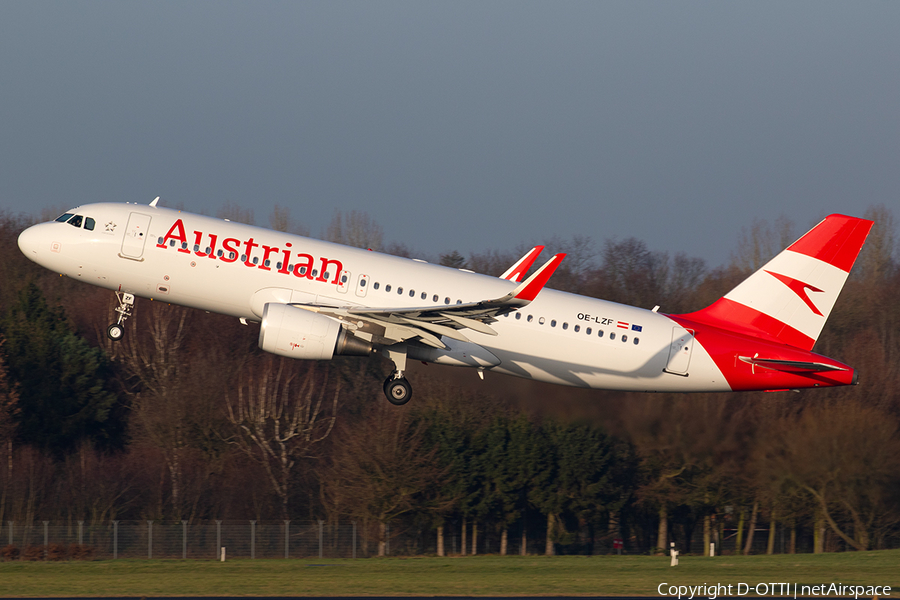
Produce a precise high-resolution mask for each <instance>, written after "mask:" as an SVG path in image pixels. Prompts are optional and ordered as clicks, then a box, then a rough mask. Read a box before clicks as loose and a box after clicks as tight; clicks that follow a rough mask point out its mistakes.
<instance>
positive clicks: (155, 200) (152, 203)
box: [150, 196, 159, 208]
mask: <svg viewBox="0 0 900 600" xmlns="http://www.w3.org/2000/svg"><path fill="white" fill-rule="evenodd" d="M157 202H159V196H157V197H156V198H155V199H154V200H153V202H151V203H150V206H152V207H153V208H156V203H157Z"/></svg>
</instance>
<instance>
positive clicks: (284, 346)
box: [259, 302, 373, 360]
mask: <svg viewBox="0 0 900 600" xmlns="http://www.w3.org/2000/svg"><path fill="white" fill-rule="evenodd" d="M259 347H260V348H262V349H263V350H265V351H266V352H271V353H272V354H278V355H279V356H287V357H288V358H300V359H306V360H330V359H331V358H332V357H333V356H335V355H338V354H346V355H352V356H367V355H369V354H371V353H372V351H373V348H372V344H370V343H369V342H366V341H364V340H361V339H359V338H358V337H356V336H354V335H353V334H352V333H350V332H349V331H347V330H345V329H344V328H343V327H341V324H340V322H339V321H336V320H334V319H332V318H330V317H326V316H324V315H320V314H318V313H315V312H312V311H309V310H305V309H302V308H297V307H296V306H290V305H289V304H278V303H275V302H269V303H267V304H266V305H265V308H264V309H263V315H262V323H261V325H260V328H259Z"/></svg>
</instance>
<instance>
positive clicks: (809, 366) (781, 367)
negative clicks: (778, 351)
mask: <svg viewBox="0 0 900 600" xmlns="http://www.w3.org/2000/svg"><path fill="white" fill-rule="evenodd" d="M738 358H739V359H740V360H742V361H744V362H745V363H748V364H751V365H754V366H757V367H764V368H766V369H773V370H775V371H788V372H791V373H822V372H825V371H848V370H849V369H847V368H846V367H839V366H837V365H829V364H826V363H820V362H812V361H803V360H782V359H780V358H755V357H750V356H739V357H738Z"/></svg>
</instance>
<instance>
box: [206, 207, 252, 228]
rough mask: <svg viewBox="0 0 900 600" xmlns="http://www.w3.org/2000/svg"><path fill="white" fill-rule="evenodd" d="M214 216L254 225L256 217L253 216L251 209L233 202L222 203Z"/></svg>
mask: <svg viewBox="0 0 900 600" xmlns="http://www.w3.org/2000/svg"><path fill="white" fill-rule="evenodd" d="M216 216H217V217H219V218H220V219H225V220H227V221H235V222H236V223H246V224H247V225H256V219H254V218H253V209H252V208H241V206H240V205H239V204H235V203H234V202H226V203H225V204H223V205H222V207H221V208H219V210H217V211H216Z"/></svg>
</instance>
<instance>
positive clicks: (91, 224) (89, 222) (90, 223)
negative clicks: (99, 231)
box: [84, 217, 95, 231]
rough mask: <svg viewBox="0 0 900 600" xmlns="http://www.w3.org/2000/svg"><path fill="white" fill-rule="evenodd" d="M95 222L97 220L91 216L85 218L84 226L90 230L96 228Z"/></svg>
mask: <svg viewBox="0 0 900 600" xmlns="http://www.w3.org/2000/svg"><path fill="white" fill-rule="evenodd" d="M94 224H95V222H94V220H93V219H92V218H90V217H85V218H84V228H85V229H87V230H88V231H93V230H94Z"/></svg>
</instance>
